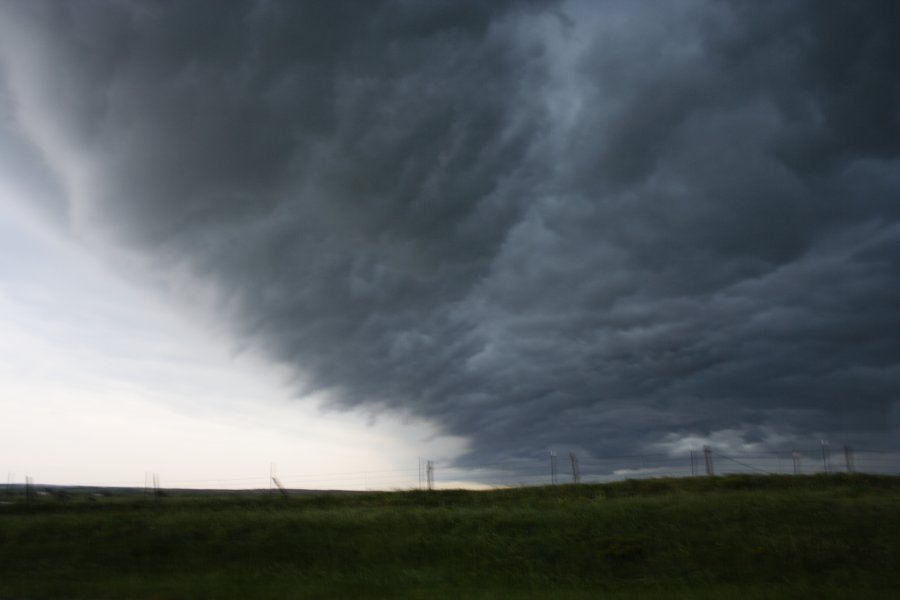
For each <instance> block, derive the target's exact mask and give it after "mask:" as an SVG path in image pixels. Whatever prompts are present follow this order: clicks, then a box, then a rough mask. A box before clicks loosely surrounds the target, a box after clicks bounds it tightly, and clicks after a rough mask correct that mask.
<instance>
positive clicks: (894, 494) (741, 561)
mask: <svg viewBox="0 0 900 600" xmlns="http://www.w3.org/2000/svg"><path fill="white" fill-rule="evenodd" d="M88 498H94V499H92V500H89V499H88ZM7 501H9V500H7ZM383 597H399V598H441V597H447V598H506V597H509V598H598V597H600V598H613V599H619V598H621V599H636V598H684V599H688V598H691V599H693V598H709V599H713V598H716V599H718V598H760V599H769V598H815V599H821V598H854V599H859V598H893V597H900V478H898V477H882V476H868V475H853V476H840V475H832V476H824V475H822V476H800V477H792V476H727V477H710V478H707V477H704V478H699V477H698V478H689V479H655V480H643V481H625V482H620V483H612V484H602V485H559V486H552V487H540V488H519V489H508V490H496V491H491V492H473V491H435V492H425V491H411V492H393V493H360V494H351V495H319V496H316V495H305V496H298V497H291V498H281V497H270V496H266V495H262V496H258V497H253V496H251V497H247V496H243V497H241V496H234V495H223V496H221V497H215V496H209V495H206V496H199V495H197V496H192V495H171V496H168V497H165V498H162V499H161V500H159V501H156V500H152V499H143V498H141V497H135V496H122V497H117V496H115V495H114V496H111V497H104V498H99V499H97V498H96V497H93V496H88V495H83V496H77V495H76V496H73V497H70V498H69V499H67V500H59V499H55V498H51V497H40V498H38V499H37V501H35V502H32V503H29V504H26V503H25V502H24V501H23V500H22V499H15V500H14V501H12V502H11V503H8V504H3V505H0V598H4V599H6V598H23V599H28V598H142V599H143V598H146V599H151V598H152V599H164V598H165V599H170V598H197V599H200V598H235V599H236V598H241V599H251V598H280V599H284V598H383Z"/></svg>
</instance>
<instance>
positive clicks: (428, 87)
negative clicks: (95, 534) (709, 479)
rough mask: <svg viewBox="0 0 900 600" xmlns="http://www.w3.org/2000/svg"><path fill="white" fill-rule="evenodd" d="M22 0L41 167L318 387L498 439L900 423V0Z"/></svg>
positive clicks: (527, 450)
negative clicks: (207, 293)
mask: <svg viewBox="0 0 900 600" xmlns="http://www.w3.org/2000/svg"><path fill="white" fill-rule="evenodd" d="M0 23H2V25H0V38H2V41H0V53H2V69H3V70H2V83H0V105H2V115H3V117H4V124H3V130H2V135H3V138H2V144H3V146H2V147H3V151H4V152H5V153H6V154H8V155H9V156H15V157H16V160H19V161H21V162H23V164H24V163H28V164H29V165H31V166H30V167H29V168H23V169H18V170H17V173H18V175H17V177H19V179H21V186H22V188H23V189H33V190H44V196H46V197H48V198H51V200H47V201H46V202H45V204H46V209H45V212H46V213H47V214H55V215H56V218H57V219H58V220H59V221H61V222H66V223H67V227H69V228H70V229H71V231H72V232H73V233H74V234H75V235H77V236H79V237H80V238H81V239H82V240H84V241H86V242H87V243H90V244H93V245H95V246H96V247H97V248H98V249H102V250H98V251H102V252H107V253H110V252H112V250H113V249H116V250H117V251H118V252H122V253H127V252H136V253H138V255H140V256H142V257H143V260H144V261H145V262H144V267H145V268H146V269H147V270H148V271H147V272H148V273H150V272H152V273H153V274H154V275H155V276H160V274H162V276H163V277H171V278H172V281H177V282H181V283H183V282H185V281H190V282H193V284H195V285H198V286H200V285H203V286H209V287H210V288H211V289H213V290H215V298H216V302H215V305H214V307H213V308H212V310H214V311H215V315H216V316H217V318H219V319H221V320H222V322H225V323H227V324H228V325H229V327H231V328H232V329H233V332H234V335H235V336H236V338H237V339H239V340H241V341H242V343H246V344H249V345H251V346H253V347H255V348H258V349H260V350H262V351H263V352H265V353H266V355H267V356H269V357H270V358H271V359H272V360H273V361H277V362H279V363H283V364H286V365H289V366H290V367H291V368H292V369H293V371H294V372H295V373H296V376H297V381H298V391H300V392H301V393H302V392H304V391H309V390H324V391H327V392H328V393H329V396H330V397H331V398H332V402H333V403H334V405H336V406H340V407H363V408H367V409H372V410H392V411H396V412H398V413H401V414H404V413H407V414H413V415H415V416H418V417H422V418H425V419H428V420H429V421H432V422H434V423H435V424H437V425H438V426H439V427H440V428H441V429H442V430H443V431H445V432H447V433H450V434H454V435H461V436H464V437H466V438H467V439H468V440H469V442H470V448H471V454H470V455H469V456H468V457H463V458H462V459H461V460H462V462H463V463H465V462H466V461H467V460H471V461H473V462H483V460H484V457H485V456H491V457H498V458H503V457H510V458H511V457H523V456H529V455H532V454H534V453H537V452H543V451H545V450H546V448H547V447H548V446H569V447H577V448H583V449H584V450H585V451H588V452H591V453H593V454H595V455H602V454H609V453H621V452H622V451H631V450H640V449H644V448H648V447H659V446H660V445H663V446H665V445H667V444H668V445H670V446H673V447H674V446H677V444H678V442H679V440H682V439H685V438H690V439H703V438H707V437H715V436H716V435H719V436H721V435H722V433H721V432H737V434H736V435H737V437H738V438H739V439H740V440H742V442H743V443H746V444H754V443H758V444H763V445H765V444H766V443H771V444H775V443H782V442H784V441H786V440H791V439H793V438H795V437H796V438H806V437H809V436H812V435H833V436H835V438H836V439H840V440H842V441H847V442H850V443H857V444H870V445H880V446H882V447H883V446H884V445H885V444H890V443H892V442H890V440H891V439H892V438H896V432H897V429H898V427H900V336H898V334H897V332H898V331H900V303H898V302H900V280H898V275H900V109H898V107H900V83H898V81H900V80H898V73H900V5H898V4H897V3H896V2H891V1H884V2H878V1H871V2H865V3H850V2H844V3H839V2H826V3H822V2H791V3H784V2H742V1H734V2H702V1H695V2H678V3H659V2H627V3H625V2H595V1H587V0H585V1H574V0H563V1H559V2H537V1H532V2H480V1H478V2H476V1H471V2H466V1H463V2H450V1H446V2H408V1H404V0H395V1H385V2H368V1H367V2H351V1H346V2H322V3H300V2H287V1H285V2H279V1H263V0H260V1H257V2H228V3H218V2H191V3H184V2H80V3H78V4H77V6H76V5H74V4H70V3H58V2H4V3H2V4H0ZM36 157H39V159H38V158H36ZM7 176H9V175H7ZM38 181H43V183H40V184H38V183H35V182H38ZM54 190H57V191H56V192H54ZM54 193H55V194H57V196H58V197H59V198H61V199H62V200H63V201H62V202H54V201H53V200H52V198H53V197H54ZM44 196H41V197H44ZM110 260H115V258H114V257H113V256H112V255H111V254H110ZM206 308H208V307H204V309H206Z"/></svg>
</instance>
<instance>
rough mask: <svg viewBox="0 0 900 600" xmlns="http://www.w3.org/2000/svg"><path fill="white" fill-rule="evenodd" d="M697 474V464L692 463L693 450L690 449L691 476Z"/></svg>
mask: <svg viewBox="0 0 900 600" xmlns="http://www.w3.org/2000/svg"><path fill="white" fill-rule="evenodd" d="M696 476H697V466H696V464H695V463H694V451H693V450H691V477H696Z"/></svg>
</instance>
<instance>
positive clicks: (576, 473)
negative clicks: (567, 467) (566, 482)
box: [569, 452, 581, 483]
mask: <svg viewBox="0 0 900 600" xmlns="http://www.w3.org/2000/svg"><path fill="white" fill-rule="evenodd" d="M569 461H570V462H571V463H572V483H580V482H581V471H580V470H579V469H578V457H577V456H575V453H574V452H569Z"/></svg>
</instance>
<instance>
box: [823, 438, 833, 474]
mask: <svg viewBox="0 0 900 600" xmlns="http://www.w3.org/2000/svg"><path fill="white" fill-rule="evenodd" d="M821 445H822V468H823V469H824V470H825V472H826V473H830V472H831V471H830V469H829V467H828V440H822V441H821Z"/></svg>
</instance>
